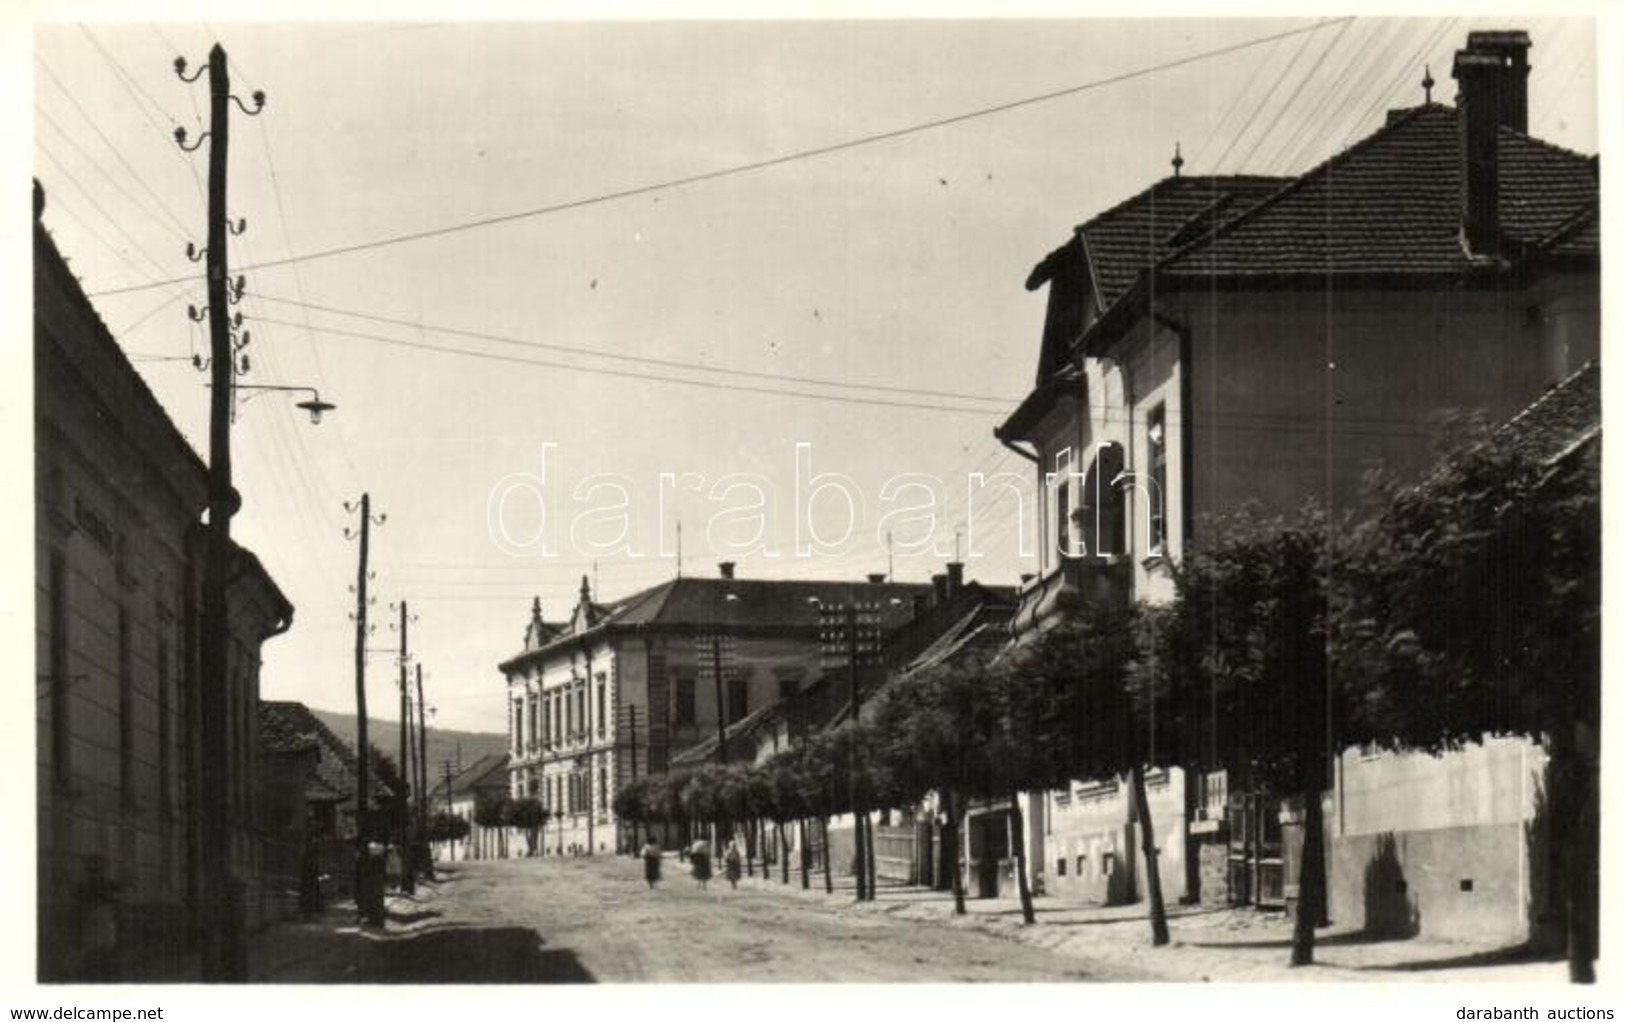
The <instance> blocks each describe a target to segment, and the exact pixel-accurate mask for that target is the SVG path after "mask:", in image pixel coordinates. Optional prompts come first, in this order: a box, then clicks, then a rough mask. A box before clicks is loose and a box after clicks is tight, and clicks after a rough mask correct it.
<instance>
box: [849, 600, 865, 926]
mask: <svg viewBox="0 0 1625 1022" xmlns="http://www.w3.org/2000/svg"><path fill="white" fill-rule="evenodd" d="M854 595H855V594H854ZM845 616H846V685H847V698H848V700H849V702H850V703H851V705H852V737H853V739H854V741H853V745H852V748H851V753H852V759H851V764H850V767H849V769H850V770H851V777H852V783H853V786H854V788H855V787H856V785H857V779H858V750H857V743H856V739H857V734H858V732H857V727H858V710H859V706H860V704H859V702H858V699H859V693H858V608H857V603H856V600H855V599H853V598H848V600H847V601H846V614H845ZM855 795H856V792H854V796H855ZM868 823H869V811H868V808H867V806H865V805H862V804H861V803H860V801H859V800H858V799H857V798H856V797H854V798H853V799H852V847H853V858H854V860H855V864H856V872H857V895H858V900H859V901H868V900H869V886H868V881H869V866H868V861H867V857H866V852H867V851H868V849H867V847H866V842H865V838H864V831H865V830H867V829H868Z"/></svg>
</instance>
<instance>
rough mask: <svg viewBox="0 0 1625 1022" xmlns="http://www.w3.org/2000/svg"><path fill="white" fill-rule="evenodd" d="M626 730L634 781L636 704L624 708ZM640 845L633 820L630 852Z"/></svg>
mask: <svg viewBox="0 0 1625 1022" xmlns="http://www.w3.org/2000/svg"><path fill="white" fill-rule="evenodd" d="M626 730H627V734H628V735H629V736H630V738H631V740H632V776H631V778H630V780H632V781H636V780H637V779H638V708H637V707H636V706H628V707H627V708H626ZM640 847H642V846H641V845H640V844H639V843H638V821H636V820H633V821H632V854H634V855H636V854H637V851H638V849H639V848H640Z"/></svg>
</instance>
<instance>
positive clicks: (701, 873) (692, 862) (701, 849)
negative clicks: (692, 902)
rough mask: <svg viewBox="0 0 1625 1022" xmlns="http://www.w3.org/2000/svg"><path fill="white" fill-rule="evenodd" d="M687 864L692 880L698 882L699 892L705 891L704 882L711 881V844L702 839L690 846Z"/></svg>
mask: <svg viewBox="0 0 1625 1022" xmlns="http://www.w3.org/2000/svg"><path fill="white" fill-rule="evenodd" d="M688 862H689V868H690V869H691V870H692V871H693V873H694V879H695V880H698V881H699V882H700V890H702V891H703V890H705V885H706V882H707V881H709V880H710V879H711V842H709V841H707V840H705V838H703V837H702V838H700V839H699V840H697V841H695V842H694V844H692V845H690V846H689V849H688Z"/></svg>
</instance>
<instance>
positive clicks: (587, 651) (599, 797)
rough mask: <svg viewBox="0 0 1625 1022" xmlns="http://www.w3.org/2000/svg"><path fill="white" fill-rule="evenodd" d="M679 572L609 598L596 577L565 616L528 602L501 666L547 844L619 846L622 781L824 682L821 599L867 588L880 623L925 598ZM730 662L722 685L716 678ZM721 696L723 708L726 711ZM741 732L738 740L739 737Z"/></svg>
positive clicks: (523, 778) (862, 595)
mask: <svg viewBox="0 0 1625 1022" xmlns="http://www.w3.org/2000/svg"><path fill="white" fill-rule="evenodd" d="M733 567H734V566H733V564H731V563H726V564H723V565H722V570H721V573H720V574H719V575H718V576H717V577H711V578H693V577H682V578H673V579H670V580H668V581H666V582H662V583H660V584H659V585H656V586H652V587H650V588H648V589H645V590H642V591H640V592H637V593H634V594H632V595H630V596H628V597H626V598H624V599H620V600H616V601H613V602H610V603H600V602H597V601H595V600H594V599H593V597H592V593H591V590H590V588H589V586H588V584H587V580H586V579H585V578H583V579H582V582H581V595H580V598H579V600H578V601H577V604H576V606H575V607H574V608H572V609H571V611H570V613H569V616H568V619H567V620H565V621H562V622H559V623H549V622H546V621H544V620H543V618H542V610H541V607H540V604H539V602H538V603H533V604H532V607H531V622H530V625H529V627H527V629H526V645H525V648H524V649H523V650H522V651H520V652H519V653H517V654H515V655H514V656H512V657H509V658H508V659H506V660H504V661H503V662H502V663H501V664H500V665H499V668H500V670H501V671H502V673H503V675H504V677H505V679H506V683H507V689H508V721H509V736H510V740H511V742H512V747H511V749H510V756H511V763H510V768H509V769H510V784H511V793H512V795H514V796H515V797H519V796H534V797H536V798H539V799H541V801H542V803H543V804H544V805H545V806H546V807H547V808H548V809H549V810H550V811H552V812H553V813H554V814H555V817H554V822H550V823H549V825H548V828H547V832H546V841H547V848H546V851H547V852H548V853H549V854H571V853H579V852H587V853H595V852H613V851H617V850H620V845H621V844H622V842H623V838H624V839H625V840H628V841H629V840H631V836H630V832H628V833H627V834H626V835H622V834H621V832H620V829H619V827H618V826H617V823H616V821H615V819H614V817H613V814H612V813H611V811H610V803H611V800H612V798H613V797H614V793H615V791H616V790H617V789H618V788H619V787H620V786H621V785H623V784H626V783H628V782H629V781H631V780H632V779H633V778H635V777H640V776H643V775H645V774H647V773H649V772H651V771H662V770H665V769H667V768H668V767H669V766H670V765H671V764H672V762H673V758H674V757H676V756H677V755H678V754H680V753H682V752H683V750H685V749H690V748H692V747H694V746H696V745H700V744H702V743H706V742H709V743H711V744H710V748H711V749H712V750H713V751H714V750H715V748H716V742H717V740H718V739H717V736H718V732H719V721H720V724H721V727H722V728H723V729H725V728H726V727H727V726H729V725H737V724H739V723H740V722H741V721H744V720H746V719H747V718H750V717H751V716H752V714H754V713H755V712H756V711H758V710H761V709H762V708H764V707H767V706H770V705H772V704H774V703H776V702H778V701H780V700H782V699H784V698H786V697H787V696H791V695H794V694H795V693H797V692H800V691H801V690H802V689H804V688H806V687H808V686H809V685H811V684H813V683H814V682H815V681H816V680H817V679H818V677H819V676H820V673H821V671H822V670H823V668H824V667H825V658H824V652H823V643H822V640H821V638H820V615H819V607H820V606H826V607H827V606H836V605H844V604H845V603H846V602H847V601H856V602H858V603H860V604H863V605H865V607H866V610H865V613H866V614H868V615H872V618H873V624H874V627H875V629H876V631H877V632H878V633H879V634H886V633H890V632H892V631H895V630H896V629H897V628H899V627H901V626H902V625H903V624H904V623H905V622H907V621H908V620H909V619H910V618H912V617H913V616H914V614H915V611H916V608H917V607H920V606H924V605H925V603H926V602H927V601H928V600H929V598H930V596H931V594H932V592H933V589H932V587H931V586H928V585H905V584H901V583H891V582H887V581H885V580H884V578H883V577H880V576H873V577H871V578H870V580H869V581H866V582H844V581H803V580H782V579H743V578H737V577H735V575H734V571H733ZM718 667H720V674H721V684H720V685H719V684H718V677H717V675H718V670H717V669H718ZM719 707H720V712H719ZM731 745H732V743H730V746H731Z"/></svg>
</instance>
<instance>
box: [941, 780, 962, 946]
mask: <svg viewBox="0 0 1625 1022" xmlns="http://www.w3.org/2000/svg"><path fill="white" fill-rule="evenodd" d="M944 798H945V800H946V801H947V803H948V820H949V826H950V827H951V828H952V829H953V848H952V849H949V848H947V847H944V848H943V850H942V856H943V858H944V859H946V860H947V862H948V869H949V874H948V875H949V877H950V878H951V879H952V883H953V891H954V915H956V916H962V915H964V914H965V873H964V863H963V862H961V861H960V856H959V846H960V844H961V843H962V842H961V840H960V834H961V833H962V832H963V829H964V823H965V810H964V808H963V807H961V806H960V804H959V799H957V798H955V797H954V796H953V794H952V793H951V792H950V793H947V794H946V795H945V796H944ZM943 844H944V845H946V844H947V842H943Z"/></svg>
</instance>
